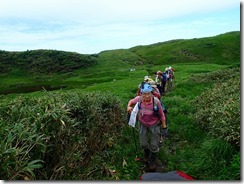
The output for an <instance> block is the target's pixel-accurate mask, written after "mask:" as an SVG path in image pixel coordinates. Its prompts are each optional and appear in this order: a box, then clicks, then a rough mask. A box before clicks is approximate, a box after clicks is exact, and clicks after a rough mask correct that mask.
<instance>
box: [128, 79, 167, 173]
mask: <svg viewBox="0 0 244 184" xmlns="http://www.w3.org/2000/svg"><path fill="white" fill-rule="evenodd" d="M152 90H153V89H152V86H151V85H150V84H148V83H146V82H144V83H142V85H141V89H140V91H141V96H136V97H135V98H133V99H131V100H129V102H128V105H127V112H128V113H131V112H132V110H133V106H135V105H136V104H138V107H139V108H138V109H139V110H138V121H139V139H140V145H141V148H142V149H143V150H144V158H143V161H144V163H145V164H148V162H149V169H150V170H152V171H154V170H155V169H156V162H155V161H156V156H157V153H158V151H159V144H158V141H159V138H160V127H161V126H162V128H163V129H167V126H166V122H165V116H164V112H163V108H162V106H161V103H160V101H159V100H158V99H157V98H156V97H154V96H153V95H152Z"/></svg>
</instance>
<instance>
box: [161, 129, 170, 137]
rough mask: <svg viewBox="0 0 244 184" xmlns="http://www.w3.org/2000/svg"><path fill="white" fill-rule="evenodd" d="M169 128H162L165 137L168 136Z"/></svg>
mask: <svg viewBox="0 0 244 184" xmlns="http://www.w3.org/2000/svg"><path fill="white" fill-rule="evenodd" d="M168 134H169V133H168V128H163V130H162V136H163V137H164V138H166V137H167V136H168Z"/></svg>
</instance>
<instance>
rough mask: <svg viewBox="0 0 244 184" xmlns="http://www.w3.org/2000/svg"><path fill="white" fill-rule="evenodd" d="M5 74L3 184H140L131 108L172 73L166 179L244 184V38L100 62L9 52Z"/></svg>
mask: <svg viewBox="0 0 244 184" xmlns="http://www.w3.org/2000/svg"><path fill="white" fill-rule="evenodd" d="M0 66H2V67H1V68H2V69H1V74H0V77H1V83H0V125H1V128H0V138H1V140H2V143H1V150H2V152H1V153H0V161H1V163H4V164H3V166H2V169H1V170H0V177H1V178H2V179H5V180H9V179H13V180H16V179H21V180H22V179H36V180H43V179H61V180H137V179H138V176H139V175H140V174H141V173H140V169H141V168H142V166H143V165H142V164H141V163H140V162H136V161H135V156H136V155H138V156H142V151H141V149H140V148H139V140H138V139H137V140H136V142H134V140H133V136H134V135H133V132H132V128H131V127H129V126H128V124H127V119H126V118H127V114H126V105H127V103H128V101H129V99H131V98H133V97H134V96H135V95H136V91H137V87H138V85H139V83H140V82H142V81H143V78H144V76H145V75H149V76H151V77H152V78H154V74H153V73H154V72H156V71H158V70H161V71H163V70H164V69H165V67H168V66H172V67H173V68H175V81H174V88H173V90H172V91H169V92H168V93H167V94H166V95H165V96H163V102H164V104H165V105H166V107H167V109H168V111H169V114H168V117H169V120H170V125H169V132H170V135H169V137H168V138H167V139H166V140H165V142H164V145H163V147H162V148H161V149H160V152H159V155H158V157H159V159H160V160H161V161H162V162H163V163H164V165H165V170H164V172H167V171H172V170H182V171H184V172H186V173H188V174H190V175H192V176H193V177H194V178H195V179H197V180H240V124H239V123H240V32H230V33H225V34H221V35H218V36H215V37H208V38H199V39H190V40H171V41H168V42H159V43H156V44H152V45H147V46H136V47H133V48H130V49H117V50H108V51H102V52H101V53H99V54H96V55H80V54H78V53H69V52H63V51H56V50H55V51H52V50H37V51H25V52H6V51H1V52H0ZM131 69H133V70H131ZM40 114H41V116H40ZM135 129H136V131H135V136H136V137H138V133H137V128H135ZM10 130H11V131H10ZM101 130H103V131H101ZM67 135H68V136H67ZM135 143H136V145H137V149H136V147H135Z"/></svg>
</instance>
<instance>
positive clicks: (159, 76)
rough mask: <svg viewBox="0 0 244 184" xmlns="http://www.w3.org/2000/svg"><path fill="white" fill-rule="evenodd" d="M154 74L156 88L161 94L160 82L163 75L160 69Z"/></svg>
mask: <svg viewBox="0 0 244 184" xmlns="http://www.w3.org/2000/svg"><path fill="white" fill-rule="evenodd" d="M154 74H155V82H156V84H157V88H158V90H159V91H160V94H161V95H162V94H163V88H162V82H163V76H162V72H161V71H157V72H155V73H154Z"/></svg>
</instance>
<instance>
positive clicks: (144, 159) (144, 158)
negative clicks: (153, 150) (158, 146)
mask: <svg viewBox="0 0 244 184" xmlns="http://www.w3.org/2000/svg"><path fill="white" fill-rule="evenodd" d="M149 156H150V150H149V149H145V150H144V157H143V162H144V163H145V164H147V163H148V161H149Z"/></svg>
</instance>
